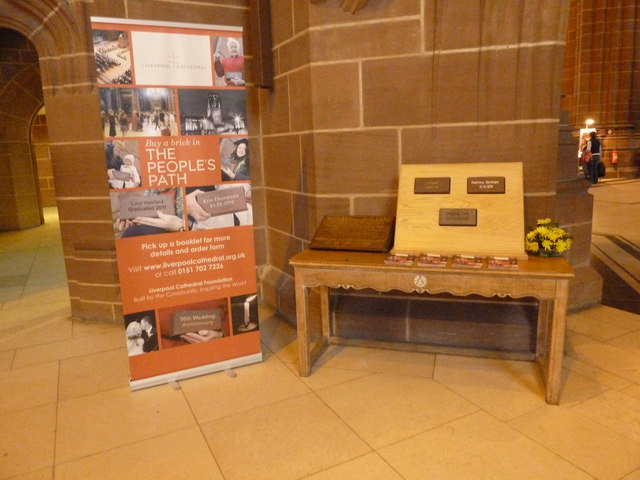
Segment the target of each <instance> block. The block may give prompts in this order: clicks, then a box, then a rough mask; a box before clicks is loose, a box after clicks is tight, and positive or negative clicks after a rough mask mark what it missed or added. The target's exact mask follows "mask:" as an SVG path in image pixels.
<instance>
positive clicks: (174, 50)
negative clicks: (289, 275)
mask: <svg viewBox="0 0 640 480" xmlns="http://www.w3.org/2000/svg"><path fill="white" fill-rule="evenodd" d="M92 22H93V24H92V25H93V30H92V34H93V46H94V54H95V62H96V72H97V82H98V86H99V99H100V112H101V121H102V129H103V134H104V139H105V142H104V152H105V158H104V162H105V182H108V185H109V187H110V201H111V221H112V222H113V234H114V238H115V244H116V255H117V260H118V273H119V277H120V288H121V295H122V310H123V313H124V324H125V334H124V337H125V342H126V344H127V349H128V353H129V363H130V369H131V386H132V388H134V389H135V388H143V387H145V386H151V385H153V384H157V383H163V382H167V381H172V380H176V379H181V378H187V377H189V376H193V375H199V374H202V373H207V372H212V371H216V370H222V369H225V368H229V366H230V365H232V366H240V365H244V364H247V363H253V362H256V361H260V360H261V359H262V354H261V350H260V334H259V322H258V305H257V284H256V269H255V253H254V240H253V205H252V199H251V160H250V155H249V137H248V130H247V107H246V93H245V80H244V54H243V44H242V29H241V28H240V27H222V26H216V25H199V24H178V23H175V24H173V23H166V22H161V23H155V22H150V21H140V20H130V19H109V18H92Z"/></svg>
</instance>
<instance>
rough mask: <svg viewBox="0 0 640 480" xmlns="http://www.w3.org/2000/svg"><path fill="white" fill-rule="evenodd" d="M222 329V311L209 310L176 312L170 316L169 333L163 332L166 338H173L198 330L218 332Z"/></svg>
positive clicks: (216, 309)
mask: <svg viewBox="0 0 640 480" xmlns="http://www.w3.org/2000/svg"><path fill="white" fill-rule="evenodd" d="M221 328H222V310H221V309H219V308H211V309H207V310H178V311H176V312H173V315H172V316H171V331H170V332H163V333H164V334H165V335H166V336H169V337H174V336H177V335H184V334H185V333H189V332H196V333H197V332H198V331H200V330H220V329H221Z"/></svg>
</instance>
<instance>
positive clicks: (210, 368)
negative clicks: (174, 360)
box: [129, 352, 262, 391]
mask: <svg viewBox="0 0 640 480" xmlns="http://www.w3.org/2000/svg"><path fill="white" fill-rule="evenodd" d="M261 361H262V352H260V353H255V354H253V355H246V356H244V357H238V358H232V359H230V360H225V361H223V362H218V363H212V364H210V365H202V366H200V367H195V368H189V369H187V370H180V371H178V372H172V373H165V374H163V375H156V376H155V377H149V378H141V379H140V380H131V379H129V387H130V388H131V390H132V391H136V390H141V389H143V388H149V387H155V386H157V385H162V384H169V383H172V382H177V381H179V380H185V379H187V378H192V377H198V376H200V375H206V374H208V373H214V372H221V371H224V370H229V369H230V368H234V367H243V366H245V365H250V364H252V363H259V362H261Z"/></svg>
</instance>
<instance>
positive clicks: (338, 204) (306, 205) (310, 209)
mask: <svg viewBox="0 0 640 480" xmlns="http://www.w3.org/2000/svg"><path fill="white" fill-rule="evenodd" d="M325 215H349V198H347V197H345V198H336V197H330V198H325V197H314V196H310V195H293V234H294V235H295V236H296V237H298V238H303V239H305V240H308V241H311V239H312V238H313V236H314V235H315V232H316V230H317V229H318V227H319V226H320V223H321V222H322V219H323V218H324V217H325Z"/></svg>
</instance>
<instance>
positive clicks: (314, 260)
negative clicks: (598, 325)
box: [289, 250, 574, 278]
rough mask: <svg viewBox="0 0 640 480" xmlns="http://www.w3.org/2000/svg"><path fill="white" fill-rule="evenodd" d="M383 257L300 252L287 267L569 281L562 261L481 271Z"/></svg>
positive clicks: (569, 273) (533, 260) (546, 259)
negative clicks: (390, 260) (388, 261)
mask: <svg viewBox="0 0 640 480" xmlns="http://www.w3.org/2000/svg"><path fill="white" fill-rule="evenodd" d="M386 257H387V254H386V253H373V252H347V251H339V250H338V251H336V250H303V251H302V252H300V253H298V254H296V255H294V256H293V257H291V259H289V264H290V265H292V266H293V267H294V268H295V267H307V268H329V269H342V270H351V269H353V270H358V269H360V270H362V269H365V270H380V271H381V272H382V271H400V272H402V271H405V272H416V271H419V272H422V273H433V274H465V273H471V274H473V275H509V276H515V277H518V276H526V277H532V276H534V277H545V278H572V277H573V276H574V273H573V268H572V267H571V265H570V264H569V262H567V261H566V260H565V259H564V258H562V257H553V258H549V257H532V256H530V257H528V260H524V261H522V260H521V261H519V268H518V269H517V270H510V269H504V270H503V269H488V268H487V266H486V261H485V262H484V264H483V266H482V268H465V267H452V266H451V262H450V261H449V264H448V265H447V266H446V267H431V266H428V267H421V266H418V265H415V264H414V265H387V264H385V263H384V260H385V258H386Z"/></svg>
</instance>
